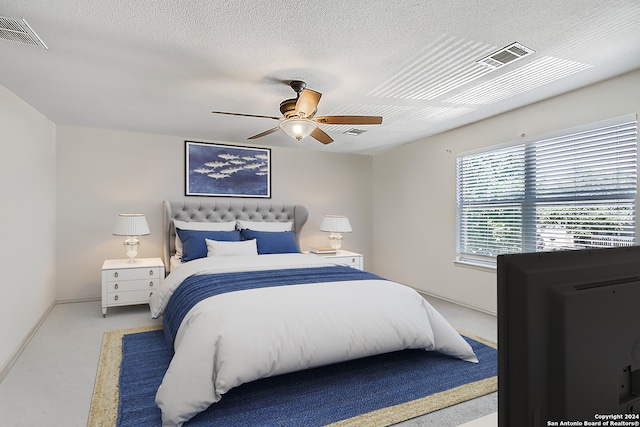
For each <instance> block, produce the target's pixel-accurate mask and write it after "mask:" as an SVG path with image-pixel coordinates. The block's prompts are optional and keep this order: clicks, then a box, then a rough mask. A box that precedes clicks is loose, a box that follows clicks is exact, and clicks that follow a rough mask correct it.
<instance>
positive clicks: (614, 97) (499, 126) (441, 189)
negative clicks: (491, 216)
mask: <svg viewBox="0 0 640 427" xmlns="http://www.w3.org/2000/svg"><path fill="white" fill-rule="evenodd" d="M638 112H640V70H638V71H635V72H632V73H628V74H625V75H623V76H620V77H618V78H614V79H611V80H608V81H605V82H602V83H599V84H596V85H592V86H589V87H587V88H584V89H581V90H577V91H574V92H571V93H568V94H566V95H562V96H559V97H556V98H552V99H549V100H546V101H543V102H539V103H537V104H534V105H530V106H527V107H524V108H521V109H518V110H515V111H512V112H509V113H506V114H501V115H500V116H497V117H494V118H490V119H487V120H483V121H480V122H477V123H474V124H471V125H468V126H465V127H461V128H458V129H455V130H452V131H449V132H446V133H443V134H440V135H436V136H433V137H430V138H426V139H424V140H421V141H417V142H414V143H411V144H408V145H405V146H401V147H399V148H397V149H394V150H391V151H389V152H386V153H381V154H379V155H376V156H375V157H374V160H373V189H374V190H373V191H374V193H373V198H374V203H373V248H374V251H373V262H374V264H373V265H375V268H374V271H375V272H376V273H378V274H381V275H383V276H386V277H387V278H390V279H394V280H397V281H400V282H402V283H405V284H408V285H410V286H413V287H415V288H417V289H420V290H423V291H425V292H427V293H431V294H433V295H437V296H441V297H444V298H446V299H450V300H454V301H458V302H460V303H462V304H466V305H469V306H472V307H476V308H479V309H482V310H485V311H488V312H492V313H495V312H496V311H497V302H496V285H495V282H496V275H495V272H494V271H488V270H483V269H477V268H472V267H466V266H459V265H454V262H453V260H454V259H455V238H456V217H455V215H456V188H455V179H456V171H455V160H456V155H457V154H459V153H461V152H464V151H468V150H471V149H476V148H479V147H486V146H491V145H496V144H500V143H505V142H509V141H514V140H517V139H518V138H519V135H521V134H522V133H524V134H525V135H526V136H527V137H533V136H536V135H544V134H547V133H550V132H553V131H557V130H562V129H568V128H571V127H575V126H579V125H582V124H586V123H592V122H596V121H599V120H603V119H608V118H612V117H617V116H622V115H625V114H629V113H638Z"/></svg>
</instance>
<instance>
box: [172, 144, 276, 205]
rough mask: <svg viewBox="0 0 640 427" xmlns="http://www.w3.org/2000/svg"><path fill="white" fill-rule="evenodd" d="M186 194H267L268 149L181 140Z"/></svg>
mask: <svg viewBox="0 0 640 427" xmlns="http://www.w3.org/2000/svg"><path fill="white" fill-rule="evenodd" d="M185 171H186V177H185V184H186V188H185V194H186V195H187V196H216V197H261V198H271V149H269V148H252V147H241V146H235V145H222V144H209V143H204V142H193V141H185Z"/></svg>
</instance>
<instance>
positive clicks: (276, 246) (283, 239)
mask: <svg viewBox="0 0 640 427" xmlns="http://www.w3.org/2000/svg"><path fill="white" fill-rule="evenodd" d="M240 232H241V233H242V237H243V238H244V239H245V240H251V239H256V242H257V244H258V255H266V254H293V253H300V248H299V247H298V243H297V242H296V232H295V231H254V230H249V229H244V230H241V231H240Z"/></svg>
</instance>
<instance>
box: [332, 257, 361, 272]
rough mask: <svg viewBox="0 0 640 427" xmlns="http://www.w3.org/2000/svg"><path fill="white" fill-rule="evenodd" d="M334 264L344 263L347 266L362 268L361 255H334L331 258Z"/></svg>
mask: <svg viewBox="0 0 640 427" xmlns="http://www.w3.org/2000/svg"><path fill="white" fill-rule="evenodd" d="M333 261H334V262H335V263H336V264H342V265H346V266H348V267H352V268H357V269H358V270H362V264H361V261H362V257H359V256H358V257H336V258H334V259H333Z"/></svg>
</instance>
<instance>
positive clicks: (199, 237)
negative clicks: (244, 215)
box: [176, 228, 241, 262]
mask: <svg viewBox="0 0 640 427" xmlns="http://www.w3.org/2000/svg"><path fill="white" fill-rule="evenodd" d="M176 232H177V233H178V237H180V241H181V242H182V258H181V260H182V262H187V261H192V260H194V259H198V258H206V257H207V242H205V241H204V239H209V240H218V241H221V242H239V241H240V240H241V237H240V232H239V231H204V230H181V229H180V228H176Z"/></svg>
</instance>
